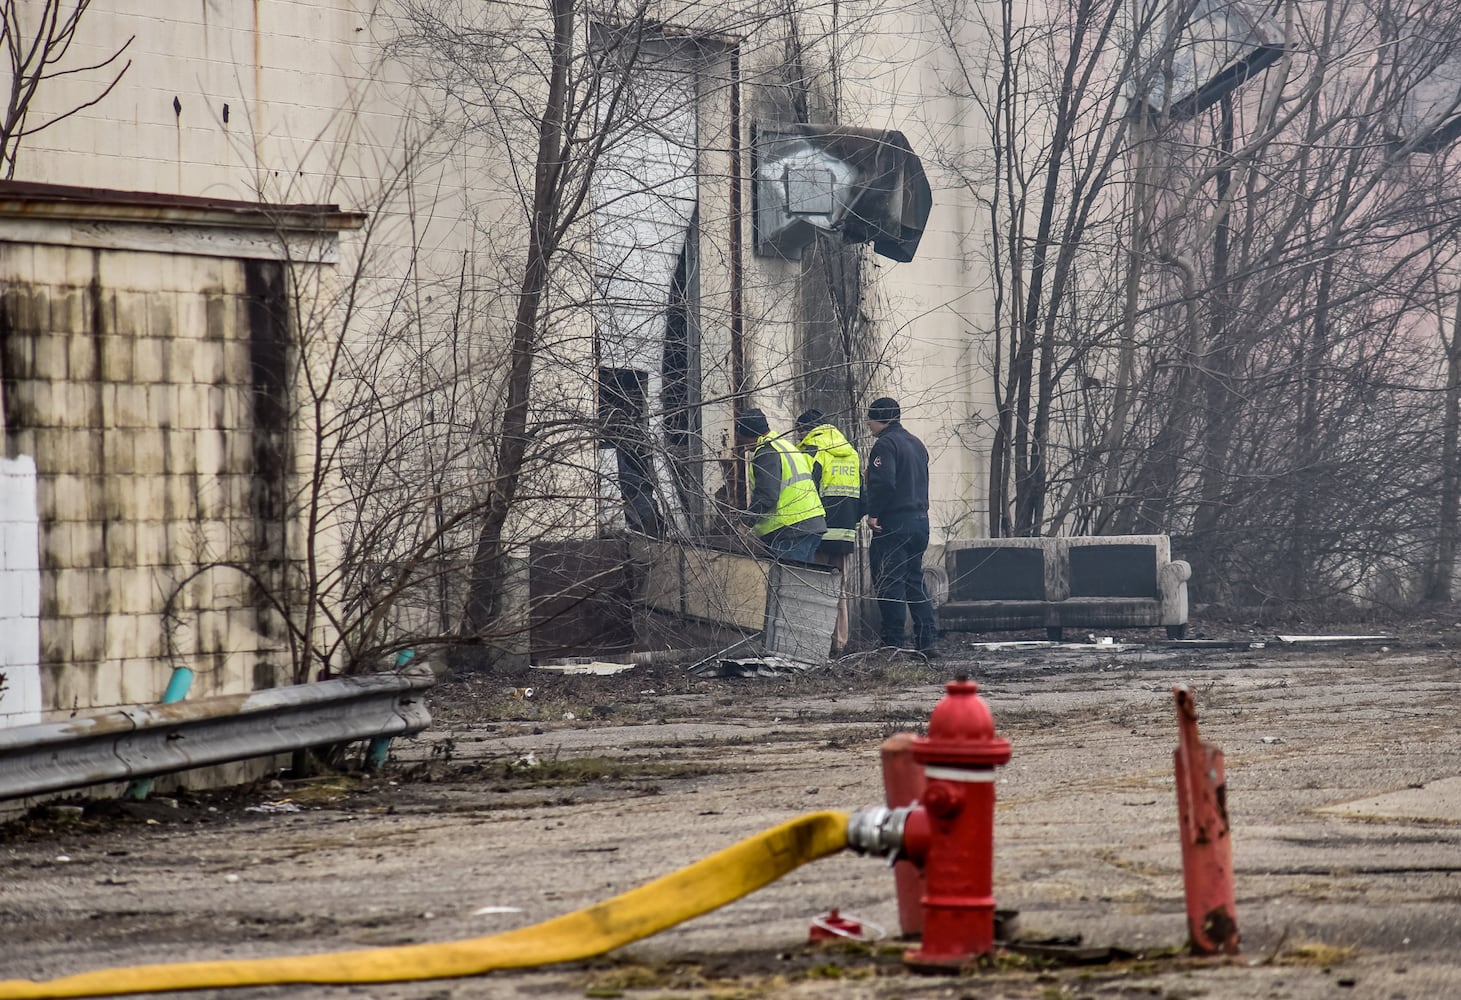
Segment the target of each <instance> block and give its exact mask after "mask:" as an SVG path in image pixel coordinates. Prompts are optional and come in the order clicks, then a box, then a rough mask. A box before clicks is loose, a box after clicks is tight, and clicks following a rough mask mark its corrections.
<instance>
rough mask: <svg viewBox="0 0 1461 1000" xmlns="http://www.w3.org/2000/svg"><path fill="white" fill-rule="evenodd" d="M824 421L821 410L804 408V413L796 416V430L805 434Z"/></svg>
mask: <svg viewBox="0 0 1461 1000" xmlns="http://www.w3.org/2000/svg"><path fill="white" fill-rule="evenodd" d="M821 422H822V411H821V410H815V409H813V410H803V411H802V415H801V416H799V417H797V418H796V431H797V433H798V434H805V433H806V432H807V431H809V430H811V429H812V428H813V427H816V426H817V425H818V424H820V423H821Z"/></svg>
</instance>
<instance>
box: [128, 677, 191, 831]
mask: <svg viewBox="0 0 1461 1000" xmlns="http://www.w3.org/2000/svg"><path fill="white" fill-rule="evenodd" d="M192 687H193V671H192V670H191V669H189V668H188V667H174V668H173V671H172V676H171V677H169V678H168V680H167V690H165V691H163V692H162V703H163V704H164V705H172V704H175V703H177V702H180V701H182V700H183V699H184V698H186V697H187V696H188V692H189V691H190V690H192ZM151 794H152V779H151V778H138V779H137V780H136V781H132V782H128V784H127V790H126V791H124V792H123V793H122V798H124V799H131V800H132V801H134V802H142V801H143V800H145V799H146V798H147V796H149V795H151Z"/></svg>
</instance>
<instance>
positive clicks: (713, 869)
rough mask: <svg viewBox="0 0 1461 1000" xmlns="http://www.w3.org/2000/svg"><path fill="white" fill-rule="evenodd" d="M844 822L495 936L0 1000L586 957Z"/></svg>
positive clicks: (706, 901) (97, 976)
mask: <svg viewBox="0 0 1461 1000" xmlns="http://www.w3.org/2000/svg"><path fill="white" fill-rule="evenodd" d="M847 819H848V817H847V814H846V813H841V812H816V813H808V814H807V815H805V816H799V817H798V818H796V819H793V820H789V821H788V822H785V823H782V824H781V825H780V826H774V827H772V828H771V829H769V830H765V831H763V832H761V833H758V834H756V836H754V837H749V838H747V839H746V840H743V841H741V842H740V843H738V844H733V845H732V846H730V847H727V848H726V849H725V850H723V851H718V852H716V853H715V854H712V855H710V857H708V858H704V859H703V860H700V861H697V862H695V863H694V864H692V865H689V866H688V867H685V868H681V869H680V870H679V871H677V872H674V873H672V874H670V875H666V876H664V877H663V878H659V879H655V880H654V881H653V882H650V883H648V884H646V885H642V886H640V887H639V888H637V889H631V890H630V891H629V892H626V893H623V894H622V895H619V896H615V897H613V898H612V899H606V900H604V901H603V902H601V903H596V904H594V905H593V906H590V907H587V908H586V909H582V910H578V911H576V912H574V913H568V914H564V915H563V916H561V917H554V918H553V919H552V920H545V921H544V922H542V923H540V924H533V925H532V926H531V927H520V928H518V929H517V930H515V931H508V932H507V933H505V934H494V935H490V936H488V937H478V938H467V939H466V940H464V941H447V942H443V943H440V944H413V945H402V946H400V947H395V948H372V949H364V950H360V951H342V952H334V953H330V954H323V955H298V956H293V957H287V958H255V959H241V960H238V961H219V962H178V963H174V964H166V965H136V966H132V967H130V968H122V969H106V970H103V971H100V972H84V973H81V974H79V975H75V976H64V977H62V978H60V979H51V980H48V981H45V982H34V981H32V980H28V979H9V980H5V981H0V1000H41V998H52V997H93V996H120V995H122V994H128V993H161V992H164V991H168V990H200V989H220V988H226V987H231V986H274V985H281V984H285V983H335V984H342V985H343V984H355V983H391V982H404V981H409V980H420V979H452V978H456V977H460V976H475V975H479V974H480V973H483V972H490V971H492V970H493V969H522V968H528V967H530V966H537V965H551V964H553V963H555V962H572V961H576V960H578V959H582V958H592V957H593V956H595V955H602V954H603V953H604V952H606V951H612V950H613V949H615V948H618V947H620V946H621V945H625V944H628V943H629V942H631V941H638V940H639V939H640V938H645V937H649V936H650V935H651V934H657V933H659V932H660V931H662V930H664V929H665V928H667V927H673V926H674V925H675V924H678V923H681V922H682V921H685V920H689V919H690V918H691V917H697V916H699V915H700V914H702V913H709V912H710V911H711V910H714V909H716V908H717V907H720V906H724V905H725V904H726V903H729V902H731V901H733V900H736V899H740V898H741V897H742V896H745V895H747V894H749V893H752V892H754V891H756V890H757V889H760V888H761V887H762V886H765V885H769V884H770V883H772V882H774V881H776V880H777V879H779V878H781V876H783V875H785V874H786V873H787V872H790V871H792V870H794V869H795V868H797V867H798V866H800V865H803V864H806V863H807V862H808V861H815V860H816V859H818V858H823V857H826V856H827V855H829V854H835V853H837V852H838V851H840V850H842V848H843V847H845V846H846V845H847Z"/></svg>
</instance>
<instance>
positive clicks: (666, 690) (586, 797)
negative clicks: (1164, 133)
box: [0, 615, 1461, 1000]
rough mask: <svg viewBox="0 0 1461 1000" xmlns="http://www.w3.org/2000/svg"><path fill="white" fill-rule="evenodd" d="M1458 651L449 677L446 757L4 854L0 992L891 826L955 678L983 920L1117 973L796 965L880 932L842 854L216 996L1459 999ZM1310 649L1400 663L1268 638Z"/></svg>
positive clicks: (274, 947)
mask: <svg viewBox="0 0 1461 1000" xmlns="http://www.w3.org/2000/svg"><path fill="white" fill-rule="evenodd" d="M1456 621H1461V619H1455V620H1453V619H1452V616H1448V615H1447V616H1434V617H1432V618H1430V619H1428V620H1418V621H1413V622H1406V623H1400V624H1398V625H1397V624H1395V623H1380V625H1375V624H1373V623H1370V624H1365V623H1361V624H1360V625H1359V626H1356V625H1355V624H1353V623H1344V624H1346V625H1347V626H1348V627H1340V626H1336V625H1332V624H1321V625H1318V626H1316V624H1315V623H1303V622H1288V623H1278V624H1275V623H1270V622H1256V621H1248V620H1243V619H1240V618H1235V617H1231V616H1230V617H1228V618H1225V619H1216V620H1212V621H1209V622H1206V623H1203V624H1200V625H1199V626H1198V627H1197V628H1195V629H1194V633H1196V634H1197V635H1204V636H1206V637H1207V638H1209V639H1212V640H1242V642H1240V643H1239V645H1238V646H1237V647H1229V648H1208V647H1204V648H1193V647H1186V648H1171V647H1164V646H1162V645H1160V644H1156V643H1153V644H1150V645H1146V646H1139V647H1138V646H1123V645H1118V646H1114V647H1100V646H1096V645H1090V646H1087V647H1084V648H1077V649H1070V648H1062V649H1036V650H1005V651H990V650H987V649H983V648H979V647H976V646H974V645H973V644H972V642H969V641H966V642H965V643H964V644H963V645H962V646H960V647H958V648H956V649H954V650H953V651H952V653H953V655H951V656H950V657H948V658H947V659H945V660H942V661H939V662H937V663H932V664H926V663H922V662H888V661H887V660H886V659H884V658H881V657H879V656H876V655H871V654H869V655H860V656H853V657H849V658H847V659H845V660H843V661H840V662H838V663H837V664H835V665H833V666H831V667H829V668H828V669H825V670H821V671H817V672H814V673H808V674H798V675H789V676H773V677H755V678H714V679H704V678H697V677H694V676H691V675H689V674H687V673H685V672H684V671H683V670H682V669H679V668H676V667H655V668H641V669H637V670H635V671H632V672H630V673H627V674H622V675H618V676H613V677H572V676H569V677H562V676H551V675H546V674H545V675H543V676H542V677H541V678H540V677H538V676H536V673H537V672H535V675H534V676H532V677H531V678H530V679H528V680H526V681H525V680H521V679H517V680H513V681H511V682H507V681H503V680H501V679H498V678H492V677H482V676H476V677H461V678H456V679H446V680H443V682H442V683H441V684H439V685H438V687H437V688H436V689H435V691H434V692H433V694H432V702H433V716H434V723H433V726H432V728H431V729H430V730H429V731H428V732H427V733H425V734H422V736H421V737H419V738H417V739H414V740H398V741H397V743H396V746H395V748H394V752H393V760H392V763H391V764H390V766H389V767H388V769H387V770H386V772H385V773H384V774H382V775H380V776H378V777H368V776H362V775H360V774H358V773H344V774H341V775H337V776H332V777H328V778H321V779H313V780H306V781H274V782H265V783H260V784H258V785H255V786H250V787H247V788H238V789H230V790H226V791H222V792H209V793H203V792H197V793H192V794H189V793H186V792H182V793H177V794H172V793H168V794H166V795H164V796H162V797H160V798H158V799H157V800H155V801H152V802H148V803H141V804H125V805H124V804H121V803H117V802H106V801H85V800H77V801H75V802H74V803H72V807H71V808H63V809H61V810H55V809H50V808H47V809H38V810H35V811H33V812H32V813H31V814H29V815H27V816H26V817H24V818H23V819H20V820H17V821H14V822H12V823H9V824H8V825H6V826H4V827H0V978H29V977H35V978H46V977H53V976H58V975H64V974H68V973H73V972H80V971H86V970H91V969H95V968H103V967H108V966H114V965H127V964H133V963H143V962H160V961H176V960H193V959H204V958H224V957H246V956H247V957H252V956H268V955H286V954H301V953H306V952H314V951H332V950H341V949H348V948H359V947H372V946H379V945H391V944H401V943H408V942H425V941H447V940H452V939H457V938H464V937H472V936H478V935H484V934H490V933H494V932H496V931H500V930H508V929H511V928H514V927H519V926H524V925H527V924H531V923H534V922H537V921H539V920H543V919H546V918H549V917H552V916H556V915H558V914H561V913H564V912H567V911H570V910H573V909H576V908H578V907H581V906H584V905H588V904H590V903H593V902H595V901H598V900H600V899H603V898H606V897H608V896H611V895H613V894H615V893H618V892H622V891H624V890H627V889H629V888H632V887H634V886H636V885H638V884H641V883H642V882H645V881H647V880H649V879H651V878H654V877H657V876H659V875H662V874H666V873H668V872H670V871H672V870H674V869H676V868H678V867H680V866H682V865H685V864H688V863H690V862H692V861H694V860H697V859H698V858H700V857H703V856H705V855H706V854H709V853H711V852H712V851H714V850H717V849H719V848H721V847H724V846H727V845H728V844H730V843H733V842H734V841H736V840H738V839H741V838H743V837H746V836H749V835H751V834H753V833H755V832H757V831H759V830H762V829H765V828H766V827H769V826H771V825H773V824H775V823H778V822H781V821H783V820H786V819H789V818H791V817H794V816H796V815H799V814H801V813H805V812H808V811H812V810H817V809H853V808H856V807H858V806H862V805H871V804H876V803H879V802H880V801H881V798H882V786H881V778H880V775H879V770H878V747H879V744H880V743H881V741H882V740H883V739H884V738H886V737H887V736H888V735H890V734H891V733H894V732H897V731H902V730H917V729H918V728H919V727H921V726H922V725H924V723H925V722H926V720H927V717H928V713H929V711H930V710H931V709H932V707H933V705H934V704H935V703H936V701H937V700H938V698H939V697H940V695H941V694H942V683H943V682H944V681H945V680H947V679H948V678H949V677H951V676H952V675H954V674H955V673H960V672H962V673H968V674H970V675H972V676H973V677H974V679H975V680H977V681H978V682H979V684H980V687H981V691H982V693H983V695H984V696H985V697H986V698H987V700H988V702H989V704H990V706H991V708H992V710H993V712H994V716H995V720H996V724H997V726H998V728H999V732H1000V734H1001V735H1003V736H1005V737H1007V738H1008V739H1010V740H1011V742H1012V743H1013V745H1014V755H1013V758H1012V759H1011V761H1010V763H1009V765H1008V766H1007V767H1005V768H1003V769H1002V770H1001V772H1000V780H999V782H998V785H997V793H998V796H999V807H998V813H997V820H996V850H995V855H996V885H995V889H996V896H997V898H998V900H999V904H1000V906H1001V908H1008V909H1012V910H1018V911H1019V918H1018V928H1019V930H1018V936H1019V937H1020V938H1022V939H1043V938H1052V937H1056V938H1064V939H1073V938H1075V937H1076V936H1079V937H1080V938H1081V941H1082V943H1083V944H1084V945H1087V946H1091V947H1092V948H1095V949H1109V952H1108V954H1107V955H1106V956H1094V957H1095V958H1097V959H1098V960H1096V961H1093V962H1092V963H1091V964H1084V965H1078V964H1074V963H1072V962H1070V961H1067V960H1064V959H1043V960H1042V959H1033V958H1030V957H1028V956H1026V955H1023V954H1019V953H1017V952H1013V951H1009V950H1002V951H1000V952H999V953H997V954H996V955H995V956H994V957H993V958H992V960H991V961H990V962H988V963H986V964H985V965H983V966H981V967H976V968H970V969H967V970H965V971H964V972H962V973H961V974H959V975H956V976H934V977H928V976H921V975H916V974H913V973H910V972H909V971H907V970H906V969H905V967H904V966H903V964H902V961H901V952H902V950H903V948H904V947H905V945H904V944H902V943H900V942H898V941H896V940H894V939H892V938H891V937H889V938H888V939H885V940H882V941H876V942H871V943H867V944H852V943H848V944H842V945H812V944H808V942H807V930H808V927H809V924H810V921H811V920H812V918H813V917H814V916H816V915H817V914H819V913H823V912H825V911H827V910H830V909H832V908H838V909H840V910H841V911H843V912H848V913H853V914H855V915H857V916H859V917H861V918H863V919H864V920H866V921H868V922H870V923H874V924H880V925H882V926H884V927H886V928H888V929H889V930H890V931H892V932H894V933H896V929H897V913H896V907H895V904H894V899H893V891H892V878H891V875H890V873H889V872H888V870H887V868H886V866H884V865H883V864H882V863H881V862H880V861H879V860H878V859H873V858H864V857H858V856H856V855H852V854H842V855H838V856H836V857H834V858H829V859H826V860H823V861H819V862H816V863H814V864H811V865H808V866H806V867H804V868H801V869H799V870H797V871H796V872H794V873H792V874H791V875H790V876H788V877H787V878H784V879H782V880H780V881H779V882H776V883H774V884H773V885H771V886H769V887H768V888H766V889H764V890H762V891H760V892H757V893H754V894H753V895H751V896H748V897H746V898H744V899H742V900H740V901H738V902H736V903H733V904H731V905H729V906H726V907H724V908H722V909H721V910H718V911H716V912H714V913H711V914H707V915H706V916H703V917H700V918H697V919H695V920H692V921H689V922H687V923H685V924H682V925H680V926H679V927H676V928H673V929H671V930H669V931H666V932H664V933H662V934H659V935H657V936H655V937H652V938H649V939H646V940H644V941H641V942H639V943H636V944H634V945H630V946H628V947H626V948H624V949H621V950H620V951H618V952H615V953H613V954H612V955H611V956H608V957H606V958H603V959H600V960H596V961H593V962H587V963H574V964H569V965H562V966H554V967H549V968H546V969H538V970H531V971H526V972H513V973H494V974H492V975H489V976H485V977H481V978H478V979H472V980H446V981H437V982H425V983H403V984H395V985H387V986H380V987H370V988H347V987H318V986H311V987H271V988H257V989H249V990H237V991H232V992H227V993H222V992H220V993H218V994H217V995H219V996H229V997H239V998H242V997H246V996H257V997H265V996H319V997H344V996H373V997H402V998H427V997H430V998H458V997H461V998H466V997H496V996H503V997H517V996H536V997H546V998H555V997H585V996H588V997H617V996H623V997H635V998H639V997H643V998H656V1000H669V998H697V1000H702V998H703V1000H710V998H719V1000H730V998H737V997H743V998H757V997H817V998H822V997H826V998H832V997H837V998H842V997H848V998H854V1000H856V998H878V1000H891V998H894V997H903V998H915V997H920V998H921V997H971V998H972V997H990V998H994V997H1009V998H1054V997H1093V998H1096V997H1099V998H1108V997H1158V998H1172V1000H1175V998H1179V997H1181V998H1189V997H1214V998H1223V997H1232V998H1247V997H1291V998H1317V997H1334V996H1353V997H1365V998H1369V997H1382V998H1412V1000H1413V998H1422V997H1438V998H1439V997H1452V996H1457V995H1461V956H1458V953H1457V951H1456V948H1455V942H1456V941H1457V940H1458V938H1461V929H1458V922H1461V906H1458V903H1461V875H1458V874H1457V873H1458V872H1461V860H1458V851H1457V846H1458V840H1461V836H1458V830H1457V823H1461V804H1458V803H1461V791H1458V788H1461V783H1458V782H1453V781H1451V780H1450V779H1456V778H1457V777H1458V775H1461V764H1458V760H1461V756H1458V751H1461V733H1458V731H1457V726H1456V723H1455V720H1456V718H1457V712H1458V708H1461V684H1458V681H1461V659H1458V656H1461V629H1457V628H1456V627H1455V625H1456ZM1320 630H1327V631H1330V632H1348V633H1350V634H1354V633H1361V632H1362V633H1374V632H1384V633H1386V634H1387V635H1390V636H1393V638H1392V639H1390V640H1386V641H1383V642H1362V643H1361V642H1355V643H1335V644H1329V645H1317V646H1295V645H1290V644H1284V643H1280V642H1278V641H1276V640H1275V639H1274V635H1275V634H1276V633H1277V632H1280V631H1283V632H1290V631H1291V632H1299V631H1320ZM966 638H967V637H966ZM1119 638H1123V639H1124V638H1128V637H1127V636H1121V637H1119ZM1144 638H1148V639H1150V638H1154V637H1151V636H1148V637H1144ZM1248 640H1252V641H1254V642H1261V643H1262V645H1261V647H1258V648H1247V646H1246V645H1243V643H1245V642H1246V641H1248ZM1174 683H1185V684H1187V685H1189V686H1190V687H1191V689H1192V690H1193V691H1194V692H1195V694H1196V698H1197V704H1198V710H1199V713H1200V716H1201V726H1202V731H1203V736H1204V738H1206V739H1208V740H1210V741H1212V742H1214V743H1216V744H1218V745H1219V746H1221V747H1222V748H1223V749H1224V751H1225V753H1226V760H1227V775H1228V804H1229V810H1230V815H1231V817H1232V823H1233V834H1234V843H1235V851H1234V854H1235V867H1236V870H1237V894H1238V919H1239V925H1240V927H1241V931H1242V936H1243V954H1242V955H1241V956H1240V957H1238V958H1234V959H1223V960H1201V961H1199V960H1194V959H1191V958H1188V957H1186V956H1185V953H1184V949H1183V945H1184V942H1185V938H1186V929H1185V917H1184V911H1183V897H1182V880H1181V867H1180V859H1179V845H1178V841H1177V831H1176V809H1175V801H1174V793H1173V782H1172V767H1171V753H1172V748H1173V745H1174V743H1175V736H1176V726H1175V716H1174V711H1173V705H1172V695H1171V685H1172V684H1174ZM527 686H531V687H532V688H533V692H532V696H531V697H526V696H525V695H526V692H525V691H524V688H525V687H527ZM1386 796H1388V797H1386ZM1347 803H1348V804H1349V805H1346V804H1347ZM195 995H205V994H195ZM206 995H212V994H206Z"/></svg>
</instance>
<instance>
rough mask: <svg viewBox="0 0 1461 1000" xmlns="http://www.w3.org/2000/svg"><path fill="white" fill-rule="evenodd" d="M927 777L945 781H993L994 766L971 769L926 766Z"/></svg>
mask: <svg viewBox="0 0 1461 1000" xmlns="http://www.w3.org/2000/svg"><path fill="white" fill-rule="evenodd" d="M923 776H924V777H925V778H942V779H943V780H944V781H993V780H994V768H989V769H988V770H980V771H970V770H968V769H966V768H962V767H925V768H924V769H923Z"/></svg>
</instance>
